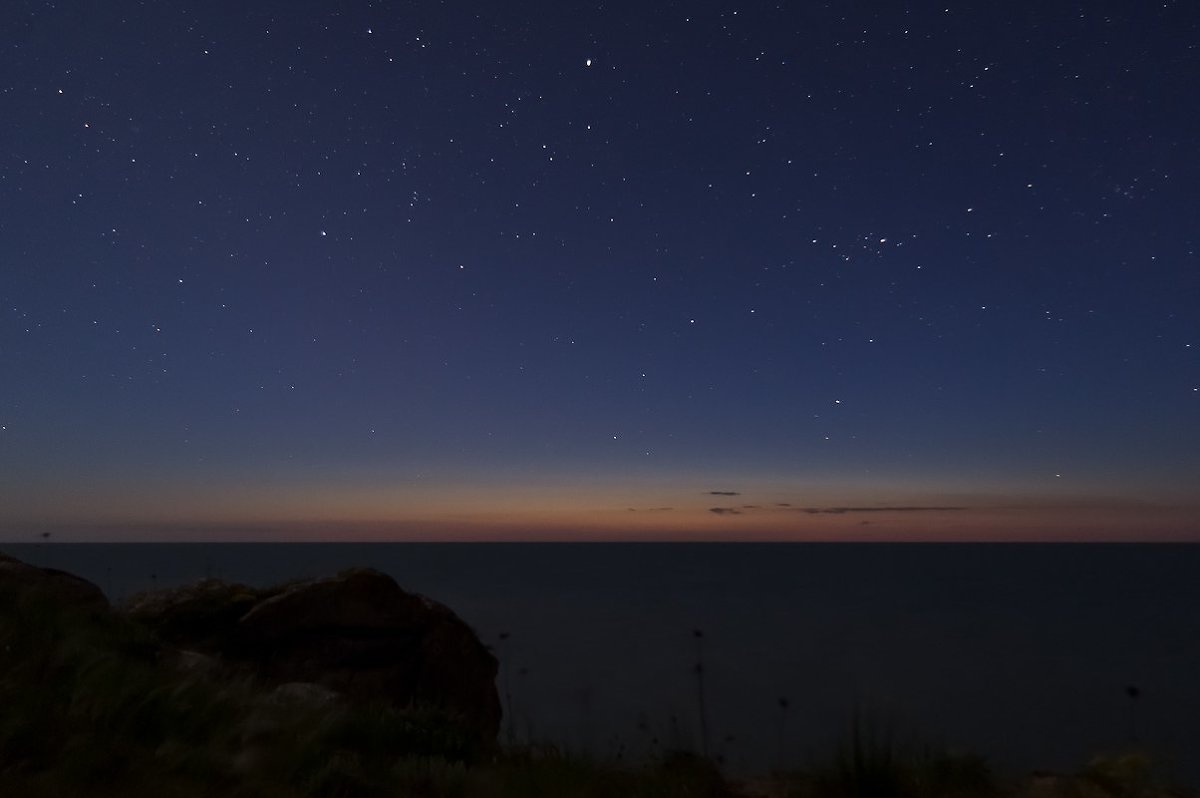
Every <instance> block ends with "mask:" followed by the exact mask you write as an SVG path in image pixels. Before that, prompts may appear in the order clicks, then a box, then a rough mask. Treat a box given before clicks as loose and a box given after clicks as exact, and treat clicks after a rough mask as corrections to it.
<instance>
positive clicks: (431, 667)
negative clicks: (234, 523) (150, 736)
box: [0, 554, 500, 743]
mask: <svg viewBox="0 0 1200 798" xmlns="http://www.w3.org/2000/svg"><path fill="white" fill-rule="evenodd" d="M0 602H2V603H3V604H4V606H3V607H2V608H0V610H4V611H14V610H15V612H16V614H14V615H13V616H12V618H13V620H19V621H21V622H22V623H23V624H24V625H25V627H29V628H30V629H37V628H43V629H47V630H48V631H47V632H46V633H47V634H54V633H53V631H52V630H49V627H48V626H46V623H44V622H42V621H39V620H37V618H46V619H58V618H61V617H67V616H64V611H67V615H69V617H71V618H75V617H77V616H78V617H83V616H86V617H87V618H88V619H89V622H88V623H83V624H76V623H74V622H71V631H72V633H75V632H78V631H80V629H84V630H86V629H92V628H99V627H100V626H103V627H105V629H106V630H107V632H112V631H113V630H119V629H128V630H130V633H128V634H126V633H124V632H122V633H120V634H119V635H118V636H119V637H122V638H123V639H131V640H136V641H138V646H139V651H141V652H142V653H144V654H146V655H148V656H150V657H152V658H156V659H157V660H158V661H159V662H161V663H164V664H165V665H168V666H170V667H171V668H173V669H174V670H176V671H177V672H180V673H183V674H186V675H189V676H200V677H204V678H223V677H227V676H239V677H250V678H252V679H253V680H254V682H255V683H257V684H259V685H261V686H262V688H263V689H264V690H265V691H266V692H268V693H269V692H270V691H272V690H277V689H280V688H282V692H281V693H280V695H290V694H291V693H292V692H296V690H297V689H299V688H296V687H295V685H297V684H301V685H307V686H306V687H304V688H303V690H304V691H307V692H306V695H321V696H323V697H324V699H328V698H329V697H330V696H332V695H335V694H336V696H338V700H339V701H343V702H347V703H348V704H353V705H368V706H388V707H393V708H397V709H407V708H416V709H419V710H421V711H422V712H426V713H429V712H432V713H434V714H437V715H441V716H444V717H446V718H447V720H449V721H452V722H453V723H455V724H456V725H458V726H460V727H463V728H466V729H471V730H473V732H474V733H475V734H476V735H478V738H479V739H480V740H481V741H483V742H485V743H491V742H494V741H495V738H496V734H497V731H498V730H499V727H500V701H499V697H498V694H497V692H496V672H497V661H496V658H495V657H494V656H492V654H491V652H489V651H488V650H487V648H486V647H484V645H483V644H482V643H481V642H480V641H479V638H478V637H477V636H476V635H475V633H474V632H473V631H472V630H471V628H470V627H469V626H468V625H467V624H466V623H465V622H463V621H462V619H460V618H459V617H458V616H457V615H455V614H454V613H453V612H452V611H451V610H450V609H448V608H447V607H445V606H443V605H441V604H439V603H437V602H435V601H432V600H430V599H428V598H425V597H424V596H420V595H418V594H415V593H409V592H407V591H405V590H403V589H402V588H401V587H400V586H399V585H397V584H396V582H395V580H393V579H392V578H391V577H389V576H387V575H386V574H383V573H381V572H379V571H375V570H371V569H366V568H356V569H351V570H347V571H343V572H341V573H339V574H336V575H335V576H331V577H326V578H321V579H311V580H306V581H299V582H293V583H290V584H285V585H279V586H275V587H271V588H261V589H260V588H255V587H251V586H249V585H243V584H234V583H228V582H221V581H218V580H212V579H209V580H204V581H202V582H197V583H195V584H192V585H186V586H183V587H178V588H170V589H164V590H156V591H150V592H145V593H140V594H137V595H135V596H133V597H132V598H131V599H130V600H129V601H128V602H126V604H125V605H124V606H123V607H121V608H119V609H118V610H117V611H115V612H114V611H113V610H112V609H111V608H110V606H109V603H108V600H107V599H106V598H105V596H104V593H103V592H102V591H101V590H100V589H99V588H98V587H96V586H95V585H93V584H92V583H90V582H88V581H86V580H84V579H80V578H79V577H76V576H73V575H71V574H68V573H65V572H63V571H56V570H53V569H49V568H38V567H36V566H33V565H29V564H26V563H24V562H21V561H19V560H16V559H14V558H12V557H8V556H6V555H3V554H0ZM27 608H28V611H27ZM34 610H36V615H35V613H34ZM3 614H4V613H3V612H0V615H3ZM0 621H4V618H3V617H0ZM92 621H94V623H93V622H92ZM53 623H54V624H56V625H57V624H59V621H58V620H54V621H53ZM0 628H3V624H2V623H0ZM147 632H148V633H149V634H147ZM147 647H149V650H147ZM155 648H156V649H157V654H155V653H154V649H155ZM288 685H291V686H290V687H289V686H288Z"/></svg>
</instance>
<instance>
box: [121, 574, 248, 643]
mask: <svg viewBox="0 0 1200 798" xmlns="http://www.w3.org/2000/svg"><path fill="white" fill-rule="evenodd" d="M266 595H269V591H265V590H259V589H257V588H253V587H250V586H249V585H243V584H239V583H236V582H224V581H221V580H219V579H205V580H203V581H200V582H195V583H192V584H188V585H182V586H179V587H171V588H164V589H161V590H150V591H145V592H142V593H135V594H134V595H132V596H130V597H129V598H128V599H127V600H126V601H125V604H124V605H123V606H122V608H121V609H122V611H123V612H124V613H125V615H126V616H128V617H129V618H130V619H132V620H134V621H137V622H138V623H139V624H141V625H142V626H144V627H146V628H148V629H149V630H150V631H152V632H154V634H155V636H156V637H158V639H159V640H161V641H163V642H164V643H167V644H168V645H171V646H174V647H176V648H182V649H195V650H201V651H205V652H209V653H225V650H226V649H228V648H229V647H230V643H231V640H230V635H231V630H233V629H234V628H236V626H237V622H238V621H239V620H240V619H241V617H242V616H243V615H245V614H246V613H247V612H249V611H250V610H251V609H253V608H254V605H255V604H257V603H258V602H259V601H261V600H262V599H263V598H264V597H265V596H266Z"/></svg>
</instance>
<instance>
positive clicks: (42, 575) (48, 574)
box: [0, 553, 109, 615]
mask: <svg viewBox="0 0 1200 798" xmlns="http://www.w3.org/2000/svg"><path fill="white" fill-rule="evenodd" d="M0 596H2V597H4V601H5V603H6V604H7V606H9V607H20V606H28V605H29V604H30V603H31V602H36V603H41V604H46V605H50V606H53V607H54V608H55V609H57V610H68V611H77V612H82V613H85V614H89V615H99V614H105V613H107V612H108V610H109V603H108V599H107V598H106V597H105V595H104V591H103V590H101V589H100V588H98V587H97V586H96V585H94V584H92V583H91V582H89V581H87V580H86V579H81V578H80V577H78V576H75V575H74V574H69V573H67V572H66V571H59V570H57V569H55V568H39V567H38V566H36V565H30V564H28V563H25V562H22V561H21V560H18V559H16V558H15V557H10V556H8V555H7V554H3V553H0Z"/></svg>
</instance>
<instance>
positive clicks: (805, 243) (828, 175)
mask: <svg viewBox="0 0 1200 798" xmlns="http://www.w3.org/2000/svg"><path fill="white" fill-rule="evenodd" d="M0 29H2V30H4V31H5V36H4V42H3V44H2V45H0V120H3V121H0V311H2V315H0V427H2V429H0V536H3V537H4V538H5V539H9V540H21V539H26V538H30V537H34V536H35V535H37V534H39V533H40V532H42V531H52V532H53V534H54V535H55V536H56V538H58V539H91V540H104V539H168V540H170V539H282V538H295V539H320V538H369V539H387V538H390V537H394V538H398V539H411V538H422V539H433V540H438V539H464V538H468V539H470V538H509V539H513V538H515V539H545V538H549V539H566V540H571V539H593V538H598V537H600V538H603V537H611V538H617V539H641V538H655V539H662V538H679V537H686V538H692V539H734V540H738V539H764V538H765V539H772V538H795V539H813V538H819V539H835V540H840V539H914V538H916V539H957V538H972V539H980V538H986V539H1026V540H1027V539H1045V538H1054V539H1110V538H1121V539H1135V540H1140V539H1164V538H1175V539H1200V501H1198V500H1197V499H1196V498H1195V497H1194V496H1193V495H1191V492H1192V491H1194V490H1195V489H1196V486H1197V485H1200V359H1198V356H1200V329H1198V321H1200V258H1198V256H1197V246H1198V243H1200V242H1198V241H1197V238H1198V237H1200V190H1198V188H1197V187H1198V186H1200V112H1198V111H1197V104H1196V103H1195V91H1196V86H1197V85H1200V45H1198V44H1197V42H1200V9H1198V8H1197V7H1196V5H1195V4H1194V3H1191V2H1157V3H1147V2H1111V3H1104V4H1099V5H1098V4H1093V3H1046V2H1043V0H1036V1H1035V0H1016V1H1015V2H1008V3H994V2H986V3H985V2H977V3H954V2H948V3H947V2H942V3H937V4H933V3H919V2H918V3H905V4H901V3H884V2H878V3H827V4H819V3H807V2H805V3H801V2H796V3H783V4H778V5H775V4H768V3H744V4H738V3H729V2H714V3H705V2H700V3H673V2H649V3H648V2H636V3H635V2H624V1H623V0H619V1H618V2H611V3H604V4H599V3H589V4H580V3H571V2H505V3H486V4H484V3H466V2H463V3H457V2H364V0H343V1H339V2H333V1H332V0H329V1H328V2H313V1H312V0H298V1H297V0H289V1H288V2H282V0H277V1H276V2H250V3H245V2H228V1H219V2H196V1H195V0H178V1H172V2H146V3H141V2H130V1H128V0H114V2H109V3H92V2H82V0H65V2H57V3H47V2H34V1H33V0H12V1H11V2H5V3H4V4H3V8H2V9H0Z"/></svg>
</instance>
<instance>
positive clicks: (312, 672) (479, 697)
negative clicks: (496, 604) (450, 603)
mask: <svg viewBox="0 0 1200 798" xmlns="http://www.w3.org/2000/svg"><path fill="white" fill-rule="evenodd" d="M236 636H237V648H238V649H240V651H239V653H240V654H241V655H242V656H244V657H246V658H247V659H249V660H251V661H253V662H254V664H255V670H256V672H257V673H259V674H262V675H264V676H266V677H267V678H268V679H269V680H270V681H272V682H276V683H284V682H313V683H316V684H320V685H322V686H324V687H327V688H329V689H331V690H334V691H336V692H338V693H340V694H342V695H343V696H345V697H346V698H347V699H349V700H351V701H358V702H372V703H377V702H378V703H386V704H391V705H393V706H397V707H407V706H411V705H417V706H421V707H424V708H430V709H435V710H439V711H443V712H446V713H448V714H452V715H455V716H458V717H459V718H461V719H462V720H463V721H465V722H466V723H467V724H468V725H469V726H470V727H472V728H474V729H475V730H477V731H478V732H480V733H481V734H482V735H484V736H485V737H488V738H491V739H494V738H495V736H496V733H497V731H498V730H499V727H500V700H499V696H498V694H497V692H496V686H495V682H496V672H497V662H496V659H495V657H493V656H492V655H491V653H490V652H489V651H488V650H487V649H486V648H485V647H484V646H483V644H482V643H480V641H479V639H478V637H476V636H475V633H474V632H473V631H472V630H471V628H470V627H469V626H467V624H466V623H464V622H463V621H462V620H461V619H460V618H459V617H458V616H457V615H455V614H454V613H453V612H451V611H450V610H449V609H448V608H446V607H444V606H442V605H441V604H438V603H436V602H433V601H430V600H429V599H426V598H424V597H423V596H419V595H416V594H413V593H408V592H407V591H405V590H403V589H401V588H400V586H399V585H397V584H396V582H395V581H394V580H393V579H392V578H391V577H389V576H387V575H386V574H383V573H380V572H379V571H375V570H371V569H366V568H357V569H351V570H347V571H342V572H341V573H339V574H337V575H336V576H333V577H329V578H325V579H315V580H310V581H307V582H301V583H297V584H293V585H291V586H290V587H288V588H287V589H285V590H283V591H282V592H279V593H277V594H276V595H273V596H271V597H269V598H266V599H264V600H263V601H262V602H260V603H258V604H257V605H255V607H254V608H253V609H252V610H250V611H249V612H248V613H246V615H245V616H244V617H243V618H242V619H241V620H240V621H239V623H238V630H237V635H236Z"/></svg>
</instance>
